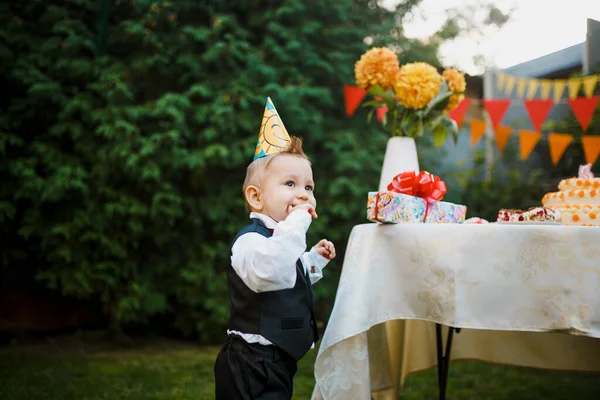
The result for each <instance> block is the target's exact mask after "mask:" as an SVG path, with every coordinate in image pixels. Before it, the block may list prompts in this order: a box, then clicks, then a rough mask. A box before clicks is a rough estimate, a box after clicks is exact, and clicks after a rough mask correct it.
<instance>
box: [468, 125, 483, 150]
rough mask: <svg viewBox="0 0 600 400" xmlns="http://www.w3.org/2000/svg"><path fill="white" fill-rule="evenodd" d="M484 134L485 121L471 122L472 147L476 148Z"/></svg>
mask: <svg viewBox="0 0 600 400" xmlns="http://www.w3.org/2000/svg"><path fill="white" fill-rule="evenodd" d="M484 133H485V121H482V120H480V119H473V120H471V147H475V145H476V144H477V143H478V142H479V140H480V139H481V137H482V136H483V134H484Z"/></svg>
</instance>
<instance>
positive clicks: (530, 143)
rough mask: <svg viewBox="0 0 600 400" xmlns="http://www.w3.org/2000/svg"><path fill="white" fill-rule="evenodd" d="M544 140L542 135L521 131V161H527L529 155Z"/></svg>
mask: <svg viewBox="0 0 600 400" xmlns="http://www.w3.org/2000/svg"><path fill="white" fill-rule="evenodd" d="M541 138H542V134H541V133H540V132H536V131H528V130H525V129H523V130H521V131H519V145H520V147H521V160H523V161H524V160H527V159H528V158H529V155H530V154H531V152H532V151H533V149H534V148H535V146H536V145H537V143H538V142H539V141H540V139H541Z"/></svg>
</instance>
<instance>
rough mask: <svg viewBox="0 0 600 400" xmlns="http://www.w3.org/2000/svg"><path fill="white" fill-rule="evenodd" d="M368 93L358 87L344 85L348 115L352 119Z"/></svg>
mask: <svg viewBox="0 0 600 400" xmlns="http://www.w3.org/2000/svg"><path fill="white" fill-rule="evenodd" d="M366 95H367V91H366V90H364V89H361V88H359V87H357V86H352V85H344V99H345V100H346V115H348V116H349V117H351V116H352V115H353V114H354V112H355V111H356V109H357V108H358V106H359V105H360V103H361V102H362V101H363V99H364V98H365V96H366Z"/></svg>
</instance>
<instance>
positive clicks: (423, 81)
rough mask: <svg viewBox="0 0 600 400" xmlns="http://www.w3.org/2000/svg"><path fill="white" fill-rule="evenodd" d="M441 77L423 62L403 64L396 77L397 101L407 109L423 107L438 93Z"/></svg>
mask: <svg viewBox="0 0 600 400" xmlns="http://www.w3.org/2000/svg"><path fill="white" fill-rule="evenodd" d="M441 86H442V77H441V76H440V74H439V73H438V72H437V70H436V69H435V68H434V67H432V66H431V65H429V64H427V63H423V62H415V63H410V64H404V65H403V66H402V68H400V71H399V72H398V74H397V75H396V81H395V82H394V91H395V92H396V97H397V98H398V101H400V103H401V104H402V105H403V106H404V107H407V108H414V109H417V110H419V109H421V108H423V107H425V106H426V105H427V104H428V103H429V102H430V101H431V100H432V99H433V98H434V97H435V96H436V95H437V94H438V93H439V91H440V88H441Z"/></svg>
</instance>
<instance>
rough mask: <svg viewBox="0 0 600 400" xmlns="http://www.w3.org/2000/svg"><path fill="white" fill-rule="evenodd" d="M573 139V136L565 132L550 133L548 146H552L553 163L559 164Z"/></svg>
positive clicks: (551, 156)
mask: <svg viewBox="0 0 600 400" xmlns="http://www.w3.org/2000/svg"><path fill="white" fill-rule="evenodd" d="M572 140H573V136H572V135H568V134H565V133H555V132H552V133H549V134H548V147H549V148H550V158H551V159H552V164H554V165H556V164H558V162H559V161H560V159H561V157H562V156H563V154H564V153H565V150H567V147H569V145H570V144H571V141H572Z"/></svg>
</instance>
